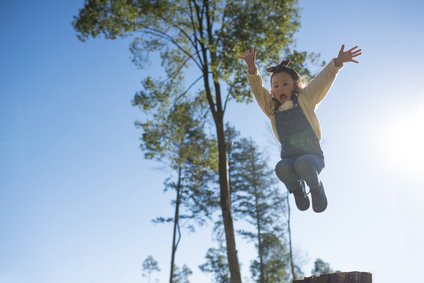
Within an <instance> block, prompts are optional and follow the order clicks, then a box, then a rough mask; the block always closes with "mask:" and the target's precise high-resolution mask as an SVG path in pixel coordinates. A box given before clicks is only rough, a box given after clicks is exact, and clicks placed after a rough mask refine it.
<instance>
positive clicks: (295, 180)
mask: <svg viewBox="0 0 424 283" xmlns="http://www.w3.org/2000/svg"><path fill="white" fill-rule="evenodd" d="M294 163H295V160H294V159H282V160H280V161H279V162H278V163H277V165H276V166H275V173H276V174H277V176H278V178H279V179H280V180H281V182H283V183H284V184H285V185H286V187H287V189H288V190H289V192H290V193H292V194H293V195H294V200H295V202H296V206H297V208H298V209H299V210H301V211H305V210H307V209H308V208H309V206H310V203H309V198H308V197H307V196H306V192H305V183H304V182H303V180H300V177H299V176H298V175H297V174H296V172H295V170H294Z"/></svg>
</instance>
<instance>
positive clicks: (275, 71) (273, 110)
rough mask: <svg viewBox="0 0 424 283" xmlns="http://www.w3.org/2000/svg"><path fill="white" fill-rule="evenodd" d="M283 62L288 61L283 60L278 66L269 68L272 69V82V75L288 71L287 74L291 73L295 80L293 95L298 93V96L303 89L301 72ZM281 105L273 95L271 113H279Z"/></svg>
mask: <svg viewBox="0 0 424 283" xmlns="http://www.w3.org/2000/svg"><path fill="white" fill-rule="evenodd" d="M289 62H290V61H289ZM283 63H286V61H283V62H281V64H280V65H278V66H276V67H273V68H268V69H267V71H268V70H272V75H271V80H270V82H271V84H272V77H273V76H274V75H275V74H278V73H287V74H289V75H290V77H291V78H292V79H293V81H294V92H293V95H296V96H297V95H298V94H299V92H300V91H301V90H302V88H301V78H300V76H299V74H298V73H297V72H296V71H295V70H293V69H292V68H290V67H287V65H288V63H286V64H285V65H283ZM271 87H272V86H271ZM280 106H281V103H280V101H278V100H277V99H275V98H274V97H272V100H271V105H270V109H271V115H274V114H275V113H277V111H278V108H279V107H280Z"/></svg>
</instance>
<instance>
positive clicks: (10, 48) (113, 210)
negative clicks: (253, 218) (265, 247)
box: [0, 0, 424, 283]
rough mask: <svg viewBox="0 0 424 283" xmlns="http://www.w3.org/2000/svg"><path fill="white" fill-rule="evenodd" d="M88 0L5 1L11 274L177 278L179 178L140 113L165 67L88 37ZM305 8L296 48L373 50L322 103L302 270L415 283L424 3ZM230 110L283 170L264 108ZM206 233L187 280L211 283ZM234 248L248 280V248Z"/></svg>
mask: <svg viewBox="0 0 424 283" xmlns="http://www.w3.org/2000/svg"><path fill="white" fill-rule="evenodd" d="M82 5H83V1H82V0H81V1H52V0H50V1H49V0H40V1H28V0H16V1H0V36H1V37H0V38H1V40H0V51H1V52H0V227H1V230H0V283H56V282H62V283H75V282H87V283H92V282H96V283H120V282H122V283H124V282H125V283H135V282H147V279H146V278H143V277H141V264H142V262H143V260H144V259H145V258H146V257H147V256H148V255H152V256H153V257H154V258H155V259H156V260H157V261H158V262H159V266H160V268H161V272H158V273H156V274H153V276H152V279H157V280H158V282H166V281H168V276H169V261H170V251H171V236H172V227H171V225H153V224H152V223H151V219H153V218H155V217H157V216H169V215H172V211H173V209H172V207H171V206H170V203H169V200H170V198H173V197H174V196H173V195H172V194H170V193H167V194H164V193H163V192H162V190H163V181H164V180H165V178H166V177H167V176H168V172H162V171H160V170H158V169H157V167H158V166H157V164H155V163H154V162H152V161H147V160H144V159H143V154H142V152H141V151H140V150H139V143H140V142H139V137H140V131H139V130H137V129H136V128H135V127H134V121H135V120H143V118H144V116H143V115H142V113H141V112H140V111H139V110H138V109H136V108H134V107H132V106H131V100H132V98H133V96H134V94H135V93H136V92H137V91H138V90H140V89H141V85H140V81H141V80H142V78H143V77H145V76H146V75H147V74H148V73H152V72H153V73H155V72H159V71H160V68H159V67H158V66H151V67H150V68H148V69H146V70H138V69H136V67H135V66H134V65H133V64H132V63H131V60H130V53H129V50H128V47H129V43H130V40H131V39H122V40H116V41H106V40H102V39H95V40H89V41H88V42H86V43H82V42H80V41H78V40H77V38H76V36H75V32H74V31H73V29H72V26H71V22H72V19H73V15H76V14H77V12H78V9H79V8H81V7H82ZM300 5H301V6H302V7H303V11H302V19H301V22H302V28H301V30H300V31H299V32H298V33H297V34H296V39H297V48H298V49H299V50H306V51H310V52H317V53H321V57H322V59H324V60H326V61H327V62H328V61H330V60H331V58H333V57H335V56H336V55H337V53H338V51H339V49H340V46H341V44H346V46H347V47H352V46H354V45H359V47H360V48H362V49H363V55H361V56H360V57H359V58H358V60H359V62H360V63H359V64H346V66H345V68H344V69H343V70H342V71H341V72H340V74H339V76H338V78H337V79H336V82H335V84H334V85H333V88H332V89H331V91H330V93H329V95H328V96H327V98H326V99H325V100H324V101H323V102H322V104H321V105H320V107H319V109H318V110H317V113H318V116H319V118H320V121H321V126H322V129H323V141H322V146H323V149H324V152H325V154H326V168H325V169H324V171H323V173H322V174H321V178H322V180H323V182H324V185H325V187H326V191H327V196H328V199H329V207H328V209H327V211H326V212H324V213H322V214H315V213H313V212H312V210H310V211H307V212H300V211H297V210H295V209H293V211H292V233H293V244H294V247H295V252H296V260H297V263H298V264H300V265H301V266H303V267H304V268H303V271H304V272H305V275H309V274H310V271H311V269H312V263H313V261H314V260H315V259H316V258H317V257H320V258H322V259H323V260H324V261H326V262H329V263H330V265H331V267H332V268H333V269H337V270H342V271H353V270H360V271H367V272H372V273H373V279H374V281H373V282H376V283H380V282H381V283H382V282H384V283H397V282H413V281H414V280H415V278H416V276H417V274H419V272H420V270H421V269H422V255H423V254H424V242H423V240H422V239H424V209H423V206H422V200H423V199H424V180H423V179H422V175H423V173H424V165H423V162H422V160H423V159H424V154H423V148H422V140H423V139H424V134H423V130H422V129H423V127H422V125H423V123H424V87H423V85H422V82H421V81H422V75H423V71H422V67H423V65H424V59H423V56H422V46H424V37H423V36H422V34H423V29H424V18H423V17H422V13H421V11H423V8H424V4H423V3H422V2H421V1H403V2H400V1H365V0H359V1H356V2H348V1H335V0H323V1H312V0H305V1H300ZM246 48H248V47H246ZM261 56H266V54H261V53H258V56H257V57H258V60H260V58H261ZM240 71H241V72H243V71H244V70H240ZM262 73H263V72H262ZM226 119H227V121H230V122H231V123H233V124H234V125H235V126H236V127H237V129H238V130H240V131H241V134H242V136H244V137H252V138H253V139H254V140H255V141H256V142H257V143H258V145H259V146H261V147H262V148H263V149H266V151H267V152H268V153H269V154H270V155H271V158H270V166H271V167H273V166H274V164H275V163H276V162H277V161H278V155H279V154H278V146H277V145H276V140H275V138H274V137H273V136H272V134H271V133H270V127H269V122H268V121H267V118H266V117H265V116H264V115H263V114H262V113H261V111H260V109H259V107H257V105H256V104H254V103H252V104H249V105H244V104H239V105H236V104H231V105H230V106H229V108H228V112H227V116H226ZM281 190H282V192H285V188H284V187H283V186H282V185H281ZM292 207H293V208H294V204H293V205H292ZM235 225H236V228H237V227H240V225H241V224H240V223H236V224H235ZM237 225H239V226H237ZM210 226H211V225H209V226H207V227H204V228H202V229H199V230H198V232H197V233H195V234H188V233H187V232H185V233H184V234H183V238H182V240H181V244H180V246H179V249H178V253H177V264H178V265H180V266H181V265H183V264H187V265H188V266H189V267H190V268H191V269H192V270H193V271H194V274H193V276H192V277H191V278H190V279H191V282H210V277H209V276H205V275H204V274H202V273H201V272H200V271H199V269H198V268H197V266H198V265H200V264H202V263H203V262H204V256H205V253H206V250H207V249H208V248H209V247H211V246H214V245H215V244H214V243H212V242H210V241H209V239H211V237H212V234H211V231H210V229H211V227H210ZM237 248H238V250H239V257H240V262H241V264H242V272H243V277H248V276H249V273H248V266H249V263H250V260H251V259H252V257H253V256H254V250H253V247H252V244H251V243H245V242H243V241H242V240H241V239H240V240H238V241H237ZM152 282H155V280H152ZM244 282H250V281H249V280H244Z"/></svg>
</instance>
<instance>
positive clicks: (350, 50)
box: [347, 46, 358, 52]
mask: <svg viewBox="0 0 424 283" xmlns="http://www.w3.org/2000/svg"><path fill="white" fill-rule="evenodd" d="M356 48H358V46H355V47H353V48H351V49H349V50H348V51H347V52H352V51H353V50H355V49H356Z"/></svg>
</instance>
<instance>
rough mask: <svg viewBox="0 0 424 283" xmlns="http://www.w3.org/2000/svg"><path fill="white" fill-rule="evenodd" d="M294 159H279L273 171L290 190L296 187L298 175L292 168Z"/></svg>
mask: <svg viewBox="0 0 424 283" xmlns="http://www.w3.org/2000/svg"><path fill="white" fill-rule="evenodd" d="M294 162H295V160H294V159H287V158H286V159H281V160H280V161H279V162H278V163H277V165H275V173H276V174H277V177H278V179H280V181H281V182H283V183H284V184H285V185H286V187H287V189H288V190H289V191H290V192H293V191H295V190H296V189H297V187H298V182H299V179H300V178H299V176H298V175H297V174H296V172H295V170H294Z"/></svg>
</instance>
